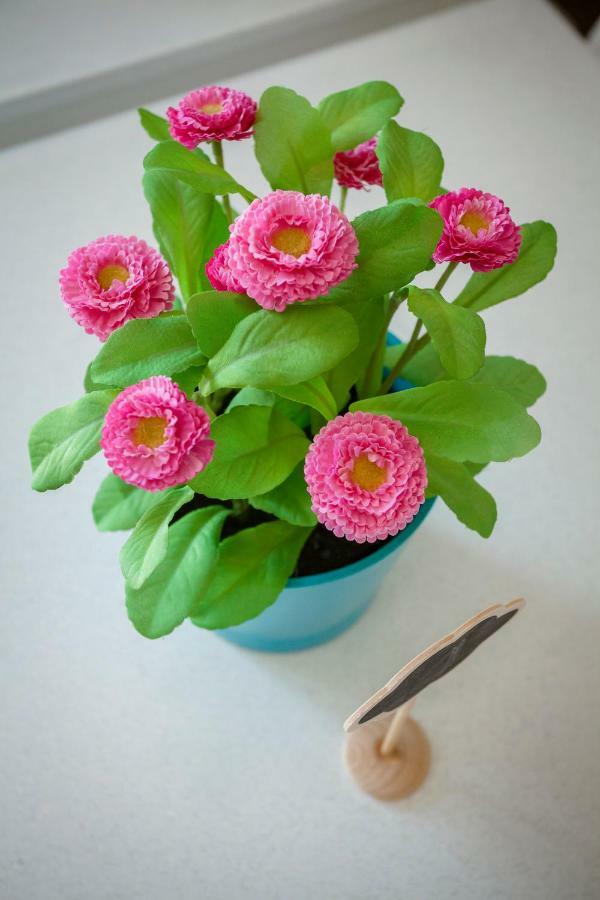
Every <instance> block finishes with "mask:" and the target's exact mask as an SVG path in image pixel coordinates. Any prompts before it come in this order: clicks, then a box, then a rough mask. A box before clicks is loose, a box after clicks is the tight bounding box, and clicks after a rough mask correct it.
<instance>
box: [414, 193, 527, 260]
mask: <svg viewBox="0 0 600 900" xmlns="http://www.w3.org/2000/svg"><path fill="white" fill-rule="evenodd" d="M429 205H430V206H432V207H433V208H434V209H436V210H437V211H438V212H439V214H440V215H441V217H442V219H443V220H444V230H443V231H442V236H441V238H440V241H439V243H438V245H437V247H436V250H435V252H434V254H433V258H434V260H435V262H438V263H439V262H462V263H468V264H469V265H470V266H471V268H472V269H473V271H475V272H489V271H490V270H491V269H498V268H499V267H500V266H504V265H506V264H507V263H511V262H514V261H515V259H516V258H517V256H518V255H519V247H520V246H521V231H520V229H519V226H518V225H516V224H515V222H514V221H513V219H512V218H511V217H510V215H509V213H510V210H509V208H508V206H505V205H504V203H503V201H502V200H500V198H499V197H495V196H494V195H493V194H486V193H484V192H483V191H478V190H477V189H476V188H461V189H460V190H459V191H451V192H450V193H448V194H442V196H441V197H436V198H435V199H434V200H432V201H431V203H430V204H429Z"/></svg>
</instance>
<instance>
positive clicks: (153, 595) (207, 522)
mask: <svg viewBox="0 0 600 900" xmlns="http://www.w3.org/2000/svg"><path fill="white" fill-rule="evenodd" d="M228 514H229V513H228V510H226V509H223V507H221V506H207V507H206V508H205V509H197V510H195V511H194V512H191V513H189V514H188V515H187V516H183V518H181V519H179V520H178V521H177V522H175V524H174V525H172V526H171V528H169V541H168V548H167V553H166V556H165V558H164V559H163V561H162V562H161V563H160V565H159V566H158V568H157V569H156V570H155V572H154V576H153V578H152V579H151V581H149V582H148V583H147V584H145V585H143V586H142V587H141V588H134V587H132V586H131V585H130V584H127V583H126V585H125V596H126V601H127V613H128V615H129V618H130V620H131V622H132V623H133V625H134V627H135V628H136V630H137V631H139V633H140V634H142V635H144V637H147V638H159V637H163V636H164V635H166V634H169V633H170V632H171V631H173V629H174V628H177V626H178V625H181V623H182V622H183V621H184V619H186V618H187V617H188V616H189V615H191V614H192V613H193V612H194V611H195V610H196V608H197V607H198V606H199V605H200V603H201V602H202V600H203V599H204V597H205V595H206V592H207V589H208V586H209V584H210V580H211V577H212V576H213V573H214V570H215V563H216V561H217V555H218V550H219V538H220V536H221V528H222V527H223V522H224V521H225V519H226V518H227V516H228Z"/></svg>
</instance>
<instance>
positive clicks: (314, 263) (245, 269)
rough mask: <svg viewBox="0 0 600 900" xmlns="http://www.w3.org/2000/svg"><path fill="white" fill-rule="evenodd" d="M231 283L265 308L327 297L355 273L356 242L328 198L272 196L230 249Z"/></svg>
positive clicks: (240, 228)
mask: <svg viewBox="0 0 600 900" xmlns="http://www.w3.org/2000/svg"><path fill="white" fill-rule="evenodd" d="M225 253H226V259H227V265H228V266H229V270H230V272H231V275H232V277H233V278H235V279H236V281H237V282H238V283H239V284H240V285H241V286H242V288H243V289H244V291H245V292H246V293H247V294H248V296H249V297H252V298H253V299H254V300H256V302H257V303H259V304H260V305H261V306H264V307H265V308H266V309H275V310H277V311H278V312H283V310H284V309H285V308H286V306H287V305H288V304H289V303H296V302H301V301H303V300H310V299H313V298H314V297H321V296H322V295H323V294H327V293H328V292H329V290H330V288H332V287H333V286H334V285H336V284H339V282H340V281H343V280H344V279H345V278H347V277H348V276H349V275H350V273H351V272H352V270H353V269H355V268H356V262H355V259H356V256H357V254H358V241H357V239H356V235H355V233H354V229H353V228H352V226H351V225H350V222H349V221H348V219H347V218H346V216H344V215H343V214H342V213H341V212H340V211H339V209H337V208H336V207H335V206H334V205H333V204H332V203H331V202H330V201H329V200H328V199H327V197H321V196H320V195H319V194H308V195H305V194H301V193H299V192H298V191H274V192H273V193H272V194H267V196H266V197H265V198H264V199H263V200H254V201H253V202H252V203H251V204H250V206H249V207H248V209H247V210H246V211H245V212H244V213H242V215H241V216H239V217H238V218H237V219H236V221H235V222H234V223H233V225H232V226H231V237H230V238H229V241H228V243H227V244H226V251H225Z"/></svg>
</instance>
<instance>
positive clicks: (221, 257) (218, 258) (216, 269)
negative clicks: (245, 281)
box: [205, 241, 244, 294]
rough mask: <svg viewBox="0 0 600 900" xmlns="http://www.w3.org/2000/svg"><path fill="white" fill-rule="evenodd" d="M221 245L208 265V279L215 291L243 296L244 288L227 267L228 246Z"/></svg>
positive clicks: (206, 269) (206, 267)
mask: <svg viewBox="0 0 600 900" xmlns="http://www.w3.org/2000/svg"><path fill="white" fill-rule="evenodd" d="M228 244H229V241H227V243H225V244H221V246H220V247H217V249H216V250H215V252H214V253H213V255H212V256H211V258H210V259H209V261H208V262H207V263H206V266H205V271H206V277H207V278H208V280H209V281H210V283H211V285H212V286H213V287H214V289H215V291H233V293H234V294H243V293H244V288H243V287H242V286H241V284H239V283H238V281H237V280H236V279H235V277H234V276H233V275H232V273H231V271H230V269H229V266H228V265H227V245H228Z"/></svg>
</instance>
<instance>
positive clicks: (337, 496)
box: [304, 412, 427, 544]
mask: <svg viewBox="0 0 600 900" xmlns="http://www.w3.org/2000/svg"><path fill="white" fill-rule="evenodd" d="M304 477H305V478H306V483H307V485H308V492H309V494H310V496H311V499H312V509H313V512H314V514H315V515H316V517H317V519H318V520H319V522H321V523H322V524H323V525H324V526H325V527H326V528H327V529H329V531H333V533H334V534H335V535H336V536H337V537H340V538H341V537H345V538H347V539H348V540H349V541H356V542H357V543H359V544H363V543H364V542H365V541H368V542H369V543H373V542H374V541H378V540H382V539H383V538H386V537H388V536H389V535H394V534H397V533H398V532H399V531H402V529H403V528H405V527H406V526H407V525H408V523H409V522H411V521H412V520H413V518H414V517H415V515H416V514H417V512H418V510H419V507H420V506H421V504H422V503H423V502H424V500H425V488H426V487H427V470H426V468H425V460H424V458H423V451H422V450H421V445H420V444H419V442H418V440H417V439H416V438H415V437H413V436H412V435H411V434H409V433H408V431H407V430H406V428H405V427H404V425H402V424H401V423H400V422H396V421H395V420H394V419H390V418H389V416H379V415H373V414H372V413H364V412H355V413H351V412H348V413H346V414H345V415H343V416H338V417H337V418H335V419H332V420H331V421H330V422H328V423H327V425H325V426H324V427H323V428H322V429H321V430H320V432H319V433H318V434H317V436H316V437H315V439H314V440H313V442H312V444H311V446H310V448H309V450H308V453H307V455H306V460H305V464H304Z"/></svg>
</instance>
